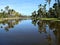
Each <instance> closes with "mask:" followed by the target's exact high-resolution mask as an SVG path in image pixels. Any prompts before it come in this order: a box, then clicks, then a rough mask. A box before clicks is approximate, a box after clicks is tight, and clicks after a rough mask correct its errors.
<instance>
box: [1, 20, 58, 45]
mask: <svg viewBox="0 0 60 45" xmlns="http://www.w3.org/2000/svg"><path fill="white" fill-rule="evenodd" d="M34 23H35V22H34ZM7 24H9V25H10V26H12V25H14V27H13V28H11V27H9V26H8V29H9V30H8V31H7V32H6V30H5V29H4V28H0V44H1V45H5V44H6V45H9V44H10V45H18V44H19V45H21V44H22V45H23V44H26V45H57V43H56V42H57V37H56V36H55V34H54V33H53V31H54V30H53V29H50V26H49V25H48V24H46V23H43V22H42V23H40V25H38V24H37V23H36V25H34V24H33V23H32V20H22V21H20V20H17V21H12V22H10V23H6V24H5V25H3V24H0V26H3V27H6V26H7ZM11 24H12V25H11ZM41 24H42V25H41ZM43 24H44V25H43ZM40 28H41V29H40Z"/></svg>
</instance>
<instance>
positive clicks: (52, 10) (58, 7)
mask: <svg viewBox="0 0 60 45" xmlns="http://www.w3.org/2000/svg"><path fill="white" fill-rule="evenodd" d="M44 1H46V2H45V4H44V5H42V4H40V5H39V6H38V7H39V9H38V11H33V12H32V17H33V18H58V19H60V0H55V3H54V4H53V7H50V2H51V0H44ZM47 5H49V6H48V8H49V10H46V6H47Z"/></svg>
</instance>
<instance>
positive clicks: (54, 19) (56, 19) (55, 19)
mask: <svg viewBox="0 0 60 45" xmlns="http://www.w3.org/2000/svg"><path fill="white" fill-rule="evenodd" d="M37 19H38V20H53V21H60V20H59V19H58V18H37Z"/></svg>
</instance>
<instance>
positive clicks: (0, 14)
mask: <svg viewBox="0 0 60 45" xmlns="http://www.w3.org/2000/svg"><path fill="white" fill-rule="evenodd" d="M20 16H21V14H20V13H18V12H16V11H15V10H14V9H9V6H6V7H5V8H4V10H3V9H1V11H0V18H6V17H20Z"/></svg>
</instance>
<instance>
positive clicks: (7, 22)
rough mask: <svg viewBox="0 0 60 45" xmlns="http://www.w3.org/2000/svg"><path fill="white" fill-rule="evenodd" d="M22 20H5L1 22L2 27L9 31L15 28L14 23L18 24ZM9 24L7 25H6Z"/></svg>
mask: <svg viewBox="0 0 60 45" xmlns="http://www.w3.org/2000/svg"><path fill="white" fill-rule="evenodd" d="M19 21H21V20H18V19H16V20H5V21H2V22H0V24H2V26H1V28H4V29H5V30H6V31H9V29H10V28H14V25H17V24H18V23H19ZM6 24H7V25H6Z"/></svg>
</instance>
